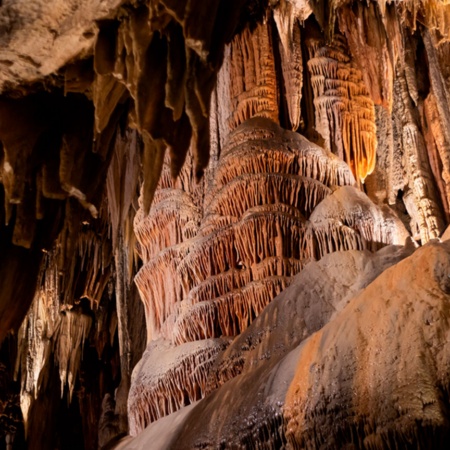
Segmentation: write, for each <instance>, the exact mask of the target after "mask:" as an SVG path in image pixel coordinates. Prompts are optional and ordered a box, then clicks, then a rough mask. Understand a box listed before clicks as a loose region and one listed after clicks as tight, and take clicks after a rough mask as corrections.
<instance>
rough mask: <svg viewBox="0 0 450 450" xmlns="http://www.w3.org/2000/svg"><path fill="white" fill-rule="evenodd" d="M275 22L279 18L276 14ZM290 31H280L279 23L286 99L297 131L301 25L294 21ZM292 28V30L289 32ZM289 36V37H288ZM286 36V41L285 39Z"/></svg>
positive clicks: (299, 98) (300, 82)
mask: <svg viewBox="0 0 450 450" xmlns="http://www.w3.org/2000/svg"><path fill="white" fill-rule="evenodd" d="M274 18H275V21H277V19H276V18H277V16H276V15H275V13H274ZM286 26H287V27H288V30H284V27H282V30H281V31H280V24H279V23H278V22H277V27H278V32H279V34H280V40H281V44H282V45H280V47H281V48H280V55H281V68H282V71H283V81H284V88H285V98H286V102H287V107H288V111H289V121H290V125H291V127H290V128H291V129H292V130H293V131H295V130H297V129H298V127H299V126H300V121H301V109H300V101H301V99H302V87H303V60H302V48H301V42H300V24H299V23H298V21H297V20H295V19H294V23H292V24H288V25H286ZM289 28H292V30H289ZM286 34H287V36H286ZM284 36H285V39H283V37H284Z"/></svg>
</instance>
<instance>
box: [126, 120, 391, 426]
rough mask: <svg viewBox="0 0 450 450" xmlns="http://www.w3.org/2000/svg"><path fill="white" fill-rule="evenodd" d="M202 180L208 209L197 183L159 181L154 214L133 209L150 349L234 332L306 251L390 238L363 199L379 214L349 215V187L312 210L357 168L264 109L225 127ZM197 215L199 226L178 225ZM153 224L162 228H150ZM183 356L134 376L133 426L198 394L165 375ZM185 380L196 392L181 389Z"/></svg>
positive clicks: (305, 258) (307, 256) (350, 180)
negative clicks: (223, 140) (198, 204)
mask: <svg viewBox="0 0 450 450" xmlns="http://www.w3.org/2000/svg"><path fill="white" fill-rule="evenodd" d="M209 180H210V184H209V185H208V186H207V188H206V189H205V195H204V197H201V199H202V202H203V205H202V206H203V208H200V209H198V210H196V209H195V208H194V207H193V205H195V199H196V198H198V197H194V196H192V192H191V193H189V192H185V191H183V190H182V189H178V190H176V189H173V188H169V187H168V185H166V184H163V185H162V189H160V190H158V191H157V192H156V195H155V200H156V201H155V203H154V204H153V206H152V208H151V210H150V214H149V215H148V216H145V215H144V214H143V213H142V212H139V213H138V214H137V216H136V222H135V227H136V233H137V236H138V240H139V242H140V253H141V256H142V257H143V259H144V263H145V264H144V266H143V267H142V269H141V270H140V272H139V273H138V275H137V276H136V284H137V286H138V288H139V291H140V294H141V297H142V300H143V302H144V305H145V311H146V317H147V327H148V330H149V334H148V344H149V348H151V347H152V346H156V347H157V346H158V345H159V344H158V342H165V343H166V344H165V345H168V346H169V348H171V349H179V351H182V350H183V349H184V348H186V349H187V348H188V346H190V345H193V344H195V343H197V344H198V345H202V346H203V347H204V348H205V349H206V348H207V347H208V343H210V342H213V341H214V340H215V339H217V338H222V337H228V338H233V337H235V336H237V335H239V334H240V333H242V332H243V331H244V330H245V329H246V328H247V327H248V326H249V325H250V324H251V323H252V321H253V320H254V319H255V318H256V317H258V315H259V314H260V313H261V312H262V311H263V310H264V308H265V307H266V306H267V305H268V304H269V303H270V302H271V301H272V299H273V298H274V297H275V296H276V295H278V294H279V293H280V292H281V291H282V290H283V289H284V288H286V287H287V286H288V285H289V284H290V282H291V279H292V277H293V276H294V275H296V274H297V273H299V272H300V271H301V270H302V269H303V267H304V265H305V264H306V263H307V262H309V261H311V260H316V259H320V258H321V257H322V256H323V255H325V254H327V253H330V252H333V251H337V250H349V249H365V248H368V247H369V245H368V244H369V240H370V242H371V240H372V239H378V238H380V242H379V244H380V245H383V244H384V243H392V240H393V239H392V234H389V232H388V231H386V232H383V230H379V229H378V228H377V225H376V223H375V222H376V218H377V217H378V216H376V214H375V213H374V212H373V211H372V210H371V209H370V208H369V210H370V213H369V216H370V217H369V219H374V220H369V221H368V223H367V225H366V226H364V225H362V224H361V220H360V221H357V220H356V219H355V220H353V219H354V214H355V213H354V210H355V211H356V210H358V207H359V204H361V202H360V200H358V201H359V204H357V205H356V206H355V207H354V209H351V207H349V206H348V205H350V206H352V198H353V197H351V195H350V194H349V195H350V197H351V198H350V200H349V201H344V202H343V204H344V206H343V208H341V209H339V208H337V207H336V208H334V209H335V210H336V213H335V215H334V216H333V217H328V216H327V217H323V214H316V215H315V216H314V212H315V211H316V210H319V211H320V205H321V204H323V203H324V202H326V201H327V200H328V199H330V198H331V200H330V201H331V203H332V205H335V204H338V205H339V204H340V203H339V201H340V199H341V197H342V195H340V196H339V195H338V196H336V195H335V192H338V191H339V189H344V188H346V187H347V188H348V189H350V190H351V192H353V191H356V188H353V187H351V186H352V185H353V184H354V182H355V181H354V177H353V175H352V172H351V170H350V168H349V167H348V166H347V165H346V164H345V162H343V161H342V160H340V159H339V158H338V157H337V156H335V155H333V154H332V153H330V152H328V151H327V150H324V149H323V148H321V147H319V146H317V145H315V144H312V143H311V142H309V141H308V140H307V139H305V138H304V137H302V136H300V135H299V134H297V133H294V132H291V131H286V130H283V129H282V128H281V127H279V126H278V125H277V124H276V123H274V122H273V121H271V120H270V119H267V118H262V117H256V118H253V119H250V120H248V121H246V122H244V123H243V124H241V125H240V126H238V127H237V128H236V129H235V130H234V131H233V132H231V134H230V135H229V137H228V140H227V144H226V145H225V146H224V147H223V149H222V152H221V156H220V158H219V160H218V162H217V164H216V165H215V166H214V170H213V171H212V173H211V176H210V177H209ZM163 183H165V182H163ZM186 186H187V188H188V189H191V190H192V189H193V186H194V185H193V184H192V185H191V186H190V187H189V186H188V185H186ZM361 195H363V194H361ZM334 197H336V199H334ZM189 199H190V200H189ZM367 201H368V202H370V201H369V200H367ZM189 205H190V206H189ZM372 206H373V208H375V210H376V207H375V205H373V204H372ZM201 209H203V214H202V215H201V217H202V218H201V220H200V221H198V217H199V216H198V214H199V213H200V210H201ZM189 211H190V214H189ZM194 211H196V212H195V214H197V215H195V214H194ZM375 212H376V211H375ZM372 213H373V214H372ZM352 214H353V215H352ZM371 214H372V215H371ZM313 216H314V217H313ZM372 216H373V217H372ZM194 217H195V218H196V219H195V220H194V222H195V223H196V224H197V227H198V228H197V231H196V234H195V236H193V235H192V234H190V233H189V234H188V235H187V234H186V233H183V227H184V226H185V224H186V223H188V222H189V220H188V219H193V218H194ZM313 219H314V220H313ZM173 221H178V222H177V223H172V222H173ZM157 229H158V230H159V232H160V233H163V234H164V233H165V234H166V236H164V237H161V236H157V233H156V230H157ZM189 230H190V231H192V230H193V229H192V228H189ZM144 247H145V248H144ZM208 348H209V347H208ZM205 351H206V350H205ZM155 354H156V353H155ZM199 354H203V353H201V352H200V353H199ZM205 355H207V352H206V353H205ZM155 363H156V360H155ZM183 367H184V366H183V364H182V363H181V362H180V368H179V370H178V372H176V373H175V372H174V373H172V372H171V371H170V370H169V371H168V372H167V373H166V372H164V371H160V372H158V374H156V375H155V376H153V377H152V379H151V380H148V379H145V380H143V381H142V383H141V382H139V383H137V384H136V383H135V385H136V389H137V391H136V392H138V390H141V391H142V392H141V391H139V392H141V393H142V395H144V394H143V392H146V394H145V396H146V397H145V398H146V399H147V401H145V402H143V401H141V400H138V397H137V396H136V395H134V394H133V397H132V399H131V400H130V402H129V413H130V416H133V417H135V419H133V421H135V422H136V427H137V428H136V430H141V429H142V428H143V427H145V426H146V425H148V423H149V422H151V421H154V420H157V419H158V418H160V417H163V416H164V415H167V414H169V413H170V412H173V411H175V410H176V409H179V408H180V407H182V406H183V405H185V404H188V403H190V402H191V401H193V399H198V398H201V397H203V396H204V390H203V388H201V389H199V388H198V386H197V385H196V384H195V383H194V384H192V383H193V381H192V380H191V379H190V378H189V377H188V378H186V377H185V376H184V375H183V380H184V381H183V382H184V383H187V384H188V385H186V384H180V383H178V384H176V386H175V384H173V383H172V382H171V381H170V382H169V381H168V380H169V378H171V379H172V378H173V379H174V380H178V377H179V376H182V373H184V372H183V370H184V369H183ZM208 367H209V366H208ZM171 370H172V369H171ZM208 370H209V368H208ZM142 373H144V374H145V373H147V369H145V371H143V372H142ZM169 375H170V377H169ZM143 376H144V375H143ZM168 383H169V384H170V383H172V384H170V386H169V384H168ZM189 383H191V384H189ZM139 386H140V387H139ZM168 386H169V387H168ZM195 386H197V387H195ZM133 389H134V388H133ZM191 390H196V392H198V395H197V396H194V397H192V396H191V395H187V394H186V392H188V391H189V392H190V391H191ZM133 392H134V391H133ZM191 397H192V398H191Z"/></svg>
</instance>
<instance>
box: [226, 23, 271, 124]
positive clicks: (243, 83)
mask: <svg viewBox="0 0 450 450" xmlns="http://www.w3.org/2000/svg"><path fill="white" fill-rule="evenodd" d="M270 33H271V30H270V25H269V22H268V21H267V22H266V23H262V24H258V25H257V26H256V28H255V30H253V31H251V30H250V29H249V28H246V29H245V30H244V31H243V32H242V33H241V34H239V35H237V36H236V37H235V38H234V39H233V41H232V42H231V50H230V66H231V67H230V72H231V73H230V78H231V80H232V82H231V112H232V116H231V117H230V118H229V126H230V128H231V129H234V128H236V127H237V126H238V125H240V124H241V123H243V122H245V121H246V120H247V119H250V118H252V117H256V116H258V117H267V118H269V119H271V120H273V121H275V122H277V121H278V100H277V96H278V90H277V82H276V74H275V61H274V56H273V49H272V39H271V36H270Z"/></svg>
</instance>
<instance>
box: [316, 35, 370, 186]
mask: <svg viewBox="0 0 450 450" xmlns="http://www.w3.org/2000/svg"><path fill="white" fill-rule="evenodd" d="M307 45H308V49H309V53H310V58H309V60H308V69H309V71H310V74H311V84H312V88H313V91H314V106H315V114H316V129H317V131H318V132H319V133H320V134H321V135H322V137H323V138H324V140H325V148H326V149H328V150H330V151H333V152H334V153H336V154H337V155H338V156H339V157H340V158H342V159H344V160H345V161H346V162H347V163H348V165H349V166H350V167H351V169H352V171H353V174H354V175H355V177H356V178H358V179H359V180H360V181H362V182H364V180H365V178H366V177H367V175H369V174H370V173H372V171H373V169H374V168H375V156H376V147H377V142H376V130H375V110H374V104H373V101H372V99H371V98H370V97H369V92H368V91H367V88H366V86H365V84H364V82H363V78H362V73H361V71H360V70H358V69H357V68H355V67H354V65H353V64H352V63H351V61H350V57H349V56H347V55H348V51H347V49H346V42H345V38H343V37H342V36H340V35H337V34H336V35H335V36H334V38H333V42H332V43H331V44H330V45H327V46H322V44H321V43H320V42H317V41H309V42H308V44H307Z"/></svg>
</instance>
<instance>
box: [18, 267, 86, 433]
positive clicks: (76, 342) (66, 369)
mask: <svg viewBox="0 0 450 450" xmlns="http://www.w3.org/2000/svg"><path fill="white" fill-rule="evenodd" d="M59 293H60V288H59V284H58V280H57V274H55V273H54V272H51V273H49V274H46V277H45V283H44V285H43V286H42V288H41V289H40V290H38V291H37V293H36V296H35V299H34V301H33V303H32V306H31V308H30V311H29V312H28V314H27V316H26V318H25V320H24V322H23V323H22V326H21V327H20V329H19V333H18V348H19V357H18V359H17V362H16V376H18V374H19V373H20V378H21V390H20V406H21V410H22V415H23V418H24V423H25V427H26V426H27V418H28V412H29V409H30V407H31V405H32V403H33V401H34V400H35V399H36V397H37V395H38V392H39V390H40V389H41V384H42V380H43V379H44V378H45V377H44V374H45V372H46V371H47V370H48V367H49V365H50V364H51V361H50V358H51V355H52V354H54V356H55V362H56V364H57V366H58V371H59V378H60V382H61V386H60V391H61V397H63V395H64V393H65V391H66V388H67V398H68V400H69V402H70V401H71V399H72V395H73V391H74V388H75V383H76V380H77V376H78V371H79V367H80V364H81V360H82V353H83V344H84V342H85V340H86V339H87V338H88V335H89V332H90V330H91V326H92V317H91V316H89V315H86V314H83V313H82V311H81V310H79V309H77V308H73V307H70V306H67V307H66V309H64V310H61V305H60V303H59Z"/></svg>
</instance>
